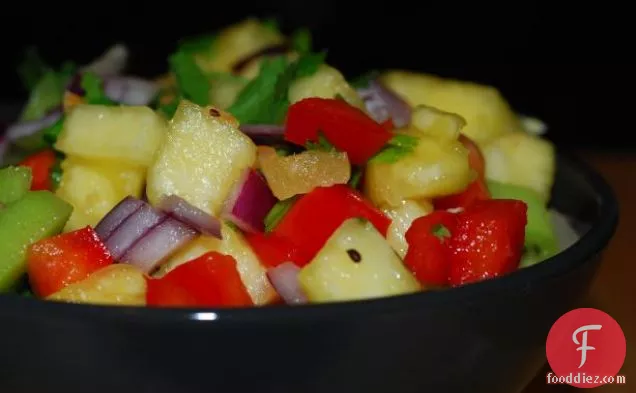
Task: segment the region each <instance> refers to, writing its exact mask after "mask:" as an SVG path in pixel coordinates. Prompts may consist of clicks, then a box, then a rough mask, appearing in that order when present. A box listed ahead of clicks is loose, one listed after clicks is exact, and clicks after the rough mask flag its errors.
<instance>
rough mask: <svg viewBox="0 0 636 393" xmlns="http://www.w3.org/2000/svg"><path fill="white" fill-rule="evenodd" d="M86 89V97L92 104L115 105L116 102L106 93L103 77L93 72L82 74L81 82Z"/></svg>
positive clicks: (87, 101)
mask: <svg viewBox="0 0 636 393" xmlns="http://www.w3.org/2000/svg"><path fill="white" fill-rule="evenodd" d="M80 86H81V88H82V89H83V90H84V93H85V94H84V99H85V100H86V103H88V104H91V105H115V102H114V101H113V100H111V99H110V98H108V97H107V96H106V93H104V83H103V81H102V79H101V78H100V77H99V76H97V75H96V74H94V73H92V72H85V73H84V74H82V80H81V82H80Z"/></svg>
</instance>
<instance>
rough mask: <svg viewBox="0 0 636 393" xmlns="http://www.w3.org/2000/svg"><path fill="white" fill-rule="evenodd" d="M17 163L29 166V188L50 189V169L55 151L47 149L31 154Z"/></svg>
mask: <svg viewBox="0 0 636 393" xmlns="http://www.w3.org/2000/svg"><path fill="white" fill-rule="evenodd" d="M18 165H20V166H26V167H29V168H31V174H32V176H33V181H32V182H31V190H32V191H39V190H51V187H52V185H51V177H50V174H51V169H52V168H53V166H54V165H55V153H54V152H53V150H50V149H47V150H42V151H40V152H37V153H35V154H32V155H30V156H28V157H27V158H25V159H24V160H23V161H22V162H20V163H19V164H18Z"/></svg>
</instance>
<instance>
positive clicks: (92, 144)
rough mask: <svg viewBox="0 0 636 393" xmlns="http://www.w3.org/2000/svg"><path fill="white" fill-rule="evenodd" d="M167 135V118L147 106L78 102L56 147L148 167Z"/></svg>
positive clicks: (65, 124) (84, 156)
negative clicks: (81, 103) (85, 103)
mask: <svg viewBox="0 0 636 393" xmlns="http://www.w3.org/2000/svg"><path fill="white" fill-rule="evenodd" d="M165 134H166V121H165V119H164V118H162V117H161V116H160V115H158V114H157V113H155V112H154V111H153V110H152V109H150V108H148V107H145V106H102V105H77V106H75V107H73V109H72V110H70V112H69V113H68V115H67V117H66V120H65V121H64V128H63V129H62V132H61V133H60V136H59V138H58V140H57V143H56V144H55V148H56V149H57V150H59V151H61V152H64V153H66V154H67V155H71V156H78V157H83V158H86V159H94V160H110V161H116V162H121V163H128V164H132V165H140V166H145V167H147V166H149V165H150V163H151V162H152V159H153V156H154V154H155V152H156V151H157V149H158V148H159V146H160V145H161V144H162V143H163V140H164V138H165Z"/></svg>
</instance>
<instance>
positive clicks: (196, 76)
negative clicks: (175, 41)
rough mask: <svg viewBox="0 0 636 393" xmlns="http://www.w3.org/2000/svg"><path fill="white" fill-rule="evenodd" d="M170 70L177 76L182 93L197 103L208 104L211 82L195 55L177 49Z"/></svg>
mask: <svg viewBox="0 0 636 393" xmlns="http://www.w3.org/2000/svg"><path fill="white" fill-rule="evenodd" d="M169 62H170V70H171V71H172V72H173V73H174V74H175V76H176V78H177V85H178V87H179V91H180V92H181V95H182V96H183V97H184V98H186V99H188V100H190V101H192V102H194V103H195V104H197V105H207V104H208V101H209V92H210V83H209V81H208V78H207V77H206V75H205V74H204V73H203V71H202V70H201V69H200V68H199V66H198V65H197V63H196V61H195V58H194V55H193V54H192V53H188V52H186V51H177V52H176V53H174V54H173V55H172V56H170V59H169Z"/></svg>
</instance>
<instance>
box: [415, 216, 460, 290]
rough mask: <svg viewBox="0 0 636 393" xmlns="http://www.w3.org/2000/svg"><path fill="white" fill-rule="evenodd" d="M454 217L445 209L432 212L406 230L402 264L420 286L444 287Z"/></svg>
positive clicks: (454, 223) (446, 283) (453, 228)
mask: <svg viewBox="0 0 636 393" xmlns="http://www.w3.org/2000/svg"><path fill="white" fill-rule="evenodd" d="M456 216H457V215H456V214H454V213H449V212H447V211H445V210H438V211H434V212H432V213H430V214H428V215H426V216H423V217H420V218H418V219H416V220H415V221H413V223H412V224H411V227H410V228H409V229H408V231H406V235H405V237H406V241H407V243H408V245H409V247H408V251H407V253H406V257H405V258H404V264H405V265H406V267H407V268H408V269H409V270H411V272H413V274H414V275H415V277H416V278H417V279H418V281H419V282H420V283H421V284H423V285H424V286H428V285H433V286H440V287H442V286H446V285H448V275H449V272H450V259H449V257H448V241H449V237H450V236H451V235H452V233H454V231H455V225H456V220H457V217H456Z"/></svg>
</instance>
